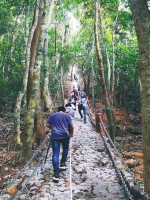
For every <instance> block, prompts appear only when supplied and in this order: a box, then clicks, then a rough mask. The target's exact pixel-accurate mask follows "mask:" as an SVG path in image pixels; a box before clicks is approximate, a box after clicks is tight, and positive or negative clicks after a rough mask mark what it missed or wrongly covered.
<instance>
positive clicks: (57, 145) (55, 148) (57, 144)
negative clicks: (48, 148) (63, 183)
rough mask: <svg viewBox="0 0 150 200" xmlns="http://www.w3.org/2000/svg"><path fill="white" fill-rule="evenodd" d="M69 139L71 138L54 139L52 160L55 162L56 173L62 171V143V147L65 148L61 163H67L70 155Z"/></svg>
mask: <svg viewBox="0 0 150 200" xmlns="http://www.w3.org/2000/svg"><path fill="white" fill-rule="evenodd" d="M69 141H70V138H63V139H54V140H52V150H53V155H52V162H53V168H54V174H59V173H60V170H59V154H60V144H62V148H63V153H62V158H61V163H65V162H66V159H67V156H68V150H69Z"/></svg>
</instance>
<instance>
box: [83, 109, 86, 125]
mask: <svg viewBox="0 0 150 200" xmlns="http://www.w3.org/2000/svg"><path fill="white" fill-rule="evenodd" d="M83 115H84V116H83V120H84V123H86V108H84V109H83Z"/></svg>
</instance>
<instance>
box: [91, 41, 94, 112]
mask: <svg viewBox="0 0 150 200" xmlns="http://www.w3.org/2000/svg"><path fill="white" fill-rule="evenodd" d="M93 53H94V40H93V45H92V59H91V68H92V107H93V108H94V107H95V94H94V86H95V72H94V62H93Z"/></svg>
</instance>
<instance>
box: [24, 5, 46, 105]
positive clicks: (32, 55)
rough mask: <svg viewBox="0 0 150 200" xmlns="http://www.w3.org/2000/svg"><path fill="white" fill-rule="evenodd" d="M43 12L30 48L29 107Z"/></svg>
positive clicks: (39, 16) (40, 13)
mask: <svg viewBox="0 0 150 200" xmlns="http://www.w3.org/2000/svg"><path fill="white" fill-rule="evenodd" d="M40 4H41V2H40ZM40 7H41V5H40ZM42 12H43V11H42V9H40V11H39V15H38V22H37V26H36V29H35V31H34V35H33V38H32V42H31V48H30V67H29V75H28V85H27V106H28V104H29V100H30V94H31V87H32V80H33V70H34V65H35V57H36V50H37V45H38V41H39V36H40V24H41V18H42Z"/></svg>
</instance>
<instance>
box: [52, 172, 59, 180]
mask: <svg viewBox="0 0 150 200" xmlns="http://www.w3.org/2000/svg"><path fill="white" fill-rule="evenodd" d="M53 181H54V182H59V174H54V177H53Z"/></svg>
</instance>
